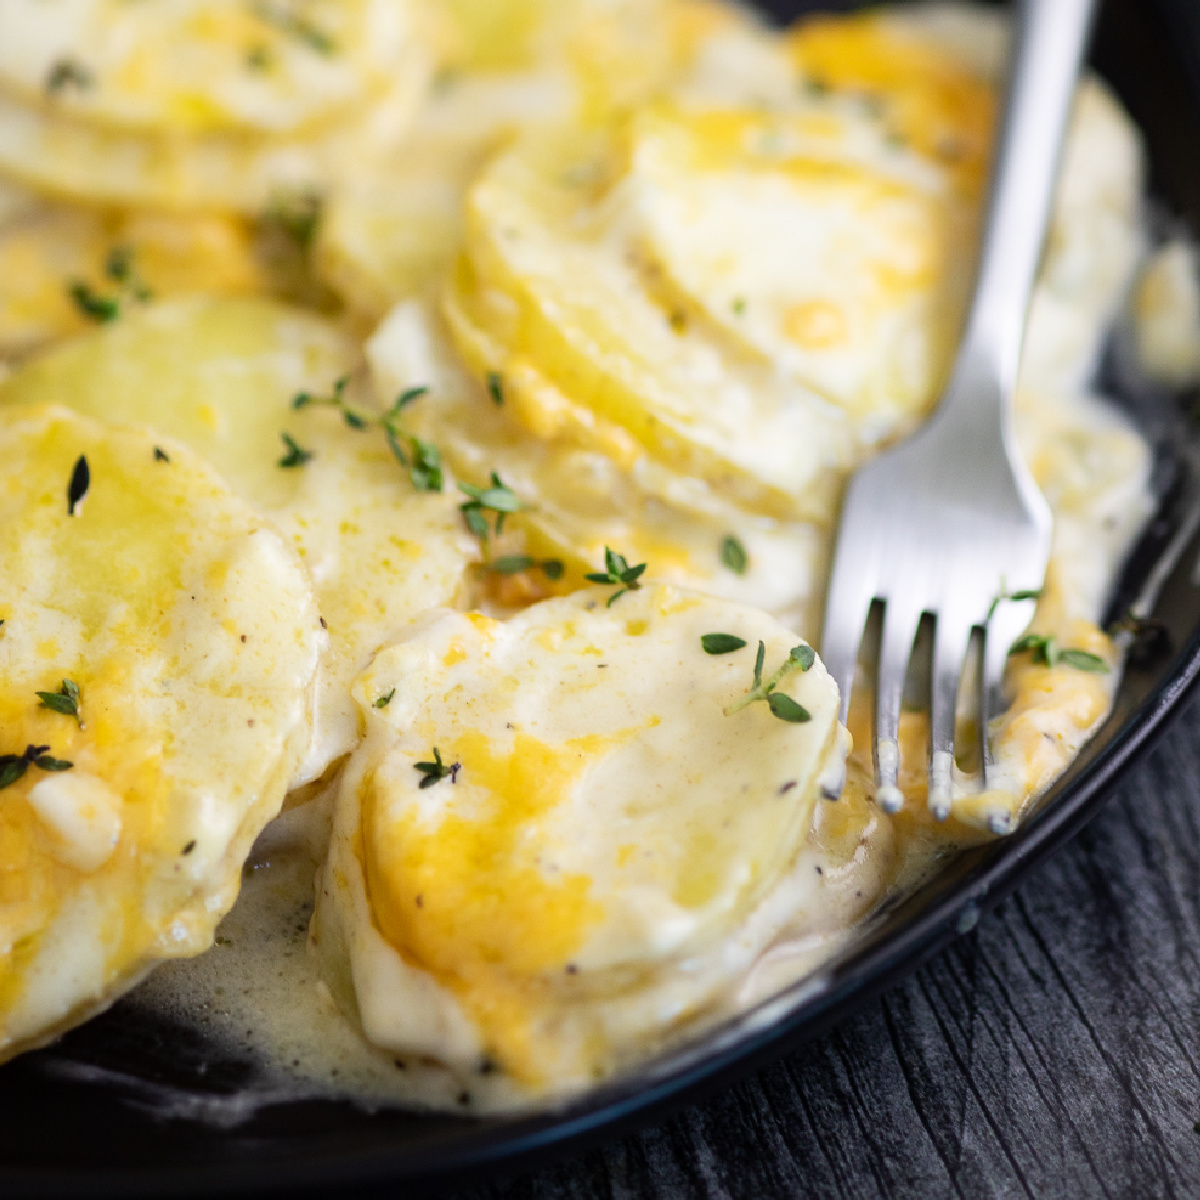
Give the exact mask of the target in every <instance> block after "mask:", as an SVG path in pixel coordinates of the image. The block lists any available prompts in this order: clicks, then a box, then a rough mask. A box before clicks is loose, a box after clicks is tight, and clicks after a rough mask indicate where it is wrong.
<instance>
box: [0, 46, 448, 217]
mask: <svg viewBox="0 0 1200 1200" xmlns="http://www.w3.org/2000/svg"><path fill="white" fill-rule="evenodd" d="M430 65H431V64H430V62H429V59H428V52H427V51H426V50H425V49H424V48H423V47H421V46H418V45H413V46H410V47H409V49H408V52H407V56H406V57H405V58H404V60H403V61H401V62H398V63H397V64H396V66H395V70H394V73H393V77H392V81H391V83H390V84H389V87H388V90H387V91H386V92H384V93H383V94H382V95H381V96H380V97H379V99H377V100H376V101H373V102H372V104H371V105H370V106H369V107H368V108H365V109H363V110H362V111H361V112H356V113H354V114H352V116H351V117H350V118H349V119H347V120H346V121H343V122H339V123H336V124H334V125H331V126H329V127H327V128H323V129H321V130H317V131H315V132H313V133H311V134H308V135H305V136H301V135H293V136H286V137H283V136H281V137H278V138H262V137H254V136H250V135H247V134H237V133H211V134H198V135H196V136H191V137H189V136H179V135H168V134H152V133H151V134H143V133H138V132H125V131H112V130H105V129H101V128H98V127H96V126H93V125H89V124H85V123H84V122H82V121H80V120H77V119H75V118H73V117H69V116H65V115H63V114H60V113H57V112H55V113H45V112H42V111H39V110H37V109H33V108H28V107H26V106H24V105H23V104H21V103H20V102H19V101H16V100H13V99H12V98H11V97H9V96H0V174H4V175H7V176H10V177H11V178H13V179H14V180H16V181H17V182H19V183H23V184H25V185H26V186H28V187H31V188H33V189H35V190H37V191H39V192H44V193H47V194H49V195H51V196H57V197H62V198H67V199H72V200H82V201H85V202H89V203H94V204H111V205H131V206H149V207H158V208H166V209H175V210H178V209H188V210H197V209H198V210H213V209H216V210H218V211H227V212H229V211H232V212H241V213H248V214H256V213H260V212H262V211H264V210H265V209H267V208H268V207H269V206H270V205H271V204H272V203H273V202H277V201H278V199H279V197H280V196H281V195H288V194H293V193H305V192H317V193H321V192H324V191H325V190H327V189H328V188H329V187H330V186H332V185H333V184H334V183H336V182H337V181H338V180H339V179H341V178H343V177H344V176H345V175H346V174H347V173H348V172H350V171H353V170H361V169H362V168H363V164H364V162H367V161H371V160H372V159H374V158H377V157H378V156H379V155H380V154H381V153H382V151H383V150H384V149H385V148H386V147H388V146H390V145H392V144H394V142H395V140H396V139H397V138H398V137H399V136H400V135H401V134H402V133H403V131H404V130H405V129H406V128H407V126H408V124H409V122H410V121H411V119H412V116H413V113H414V112H415V110H416V108H417V106H418V104H419V103H420V100H421V97H422V96H423V95H424V92H425V88H426V84H427V82H428V78H429V73H430Z"/></svg>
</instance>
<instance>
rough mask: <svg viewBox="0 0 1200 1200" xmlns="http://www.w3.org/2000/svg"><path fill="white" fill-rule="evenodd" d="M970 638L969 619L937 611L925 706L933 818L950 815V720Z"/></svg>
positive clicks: (952, 796) (952, 778) (951, 776)
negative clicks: (926, 704) (928, 697)
mask: <svg viewBox="0 0 1200 1200" xmlns="http://www.w3.org/2000/svg"><path fill="white" fill-rule="evenodd" d="M970 640H971V623H970V620H969V618H967V617H966V616H965V614H963V613H961V612H957V611H955V610H954V609H947V610H944V611H942V612H940V613H939V614H938V618H937V633H936V636H935V641H934V648H933V672H932V679H933V686H932V688H931V689H930V691H931V695H930V705H929V735H930V738H929V741H930V746H929V749H930V753H929V801H928V803H929V811H930V812H931V813H932V814H933V817H934V819H935V820H938V821H944V820H946V818H947V817H948V816H949V815H950V807H951V803H952V801H953V798H954V723H955V716H956V715H957V712H958V690H959V687H960V685H961V683H962V672H963V663H964V661H965V660H966V656H967V646H968V644H969V643H970Z"/></svg>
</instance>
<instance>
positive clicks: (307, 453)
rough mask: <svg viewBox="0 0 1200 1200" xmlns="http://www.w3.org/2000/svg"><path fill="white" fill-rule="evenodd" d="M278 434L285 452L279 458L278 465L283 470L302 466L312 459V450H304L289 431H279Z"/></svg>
mask: <svg viewBox="0 0 1200 1200" xmlns="http://www.w3.org/2000/svg"><path fill="white" fill-rule="evenodd" d="M279 436H280V437H281V438H282V439H283V445H284V448H285V450H286V453H285V454H284V456H283V457H282V458H281V459H280V460H279V463H278V465H279V466H281V467H282V468H283V469H284V470H285V471H290V470H292V469H294V468H295V467H302V466H304V464H305V463H307V462H311V461H312V458H313V452H312V451H311V450H305V449H304V447H303V446H301V445H300V443H299V442H297V441H296V439H295V438H294V437H292V435H291V434H290V433H281V434H280V435H279Z"/></svg>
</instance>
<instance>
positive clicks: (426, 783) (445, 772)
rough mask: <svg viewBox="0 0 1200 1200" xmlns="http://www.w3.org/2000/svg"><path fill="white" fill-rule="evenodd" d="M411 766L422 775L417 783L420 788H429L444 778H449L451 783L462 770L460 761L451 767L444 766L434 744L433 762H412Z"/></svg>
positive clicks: (456, 780)
mask: <svg viewBox="0 0 1200 1200" xmlns="http://www.w3.org/2000/svg"><path fill="white" fill-rule="evenodd" d="M413 766H414V767H416V769H417V770H418V771H420V773H421V775H422V776H423V777H424V778H422V780H421V782H420V783H419V784H418V785H417V787H418V788H420V789H422V790H424V789H425V788H431V787H433V785H434V784H435V783H441V781H442V780H443V779H446V778H449V780H450V782H451V783H457V782H458V773H459V771H461V770H462V763H455V764H454V765H453V766H451V767H448V766H446V764H445V763H443V762H442V756H441V753H440V752H439V750H438V748H437V747H436V746H434V748H433V762H419V763H414V764H413Z"/></svg>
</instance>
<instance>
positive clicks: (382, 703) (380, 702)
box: [375, 688, 396, 708]
mask: <svg viewBox="0 0 1200 1200" xmlns="http://www.w3.org/2000/svg"><path fill="white" fill-rule="evenodd" d="M395 696H396V689H395V688H392V690H391V691H390V692H388V694H387V695H386V696H380V697H379V698H378V699H377V700H376V701H375V707H376V708H387V706H388V705H389V704H391V702H392V700H393V699H394V698H395Z"/></svg>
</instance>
